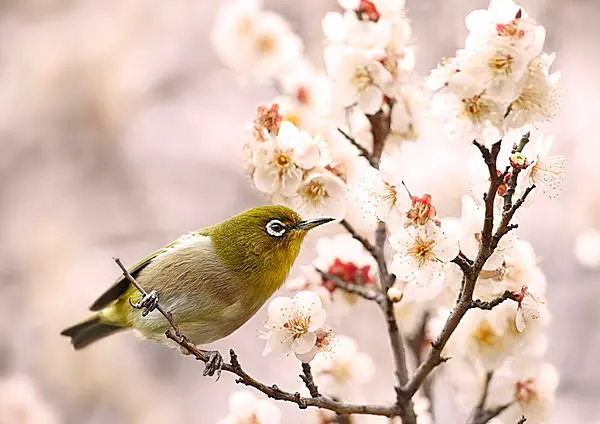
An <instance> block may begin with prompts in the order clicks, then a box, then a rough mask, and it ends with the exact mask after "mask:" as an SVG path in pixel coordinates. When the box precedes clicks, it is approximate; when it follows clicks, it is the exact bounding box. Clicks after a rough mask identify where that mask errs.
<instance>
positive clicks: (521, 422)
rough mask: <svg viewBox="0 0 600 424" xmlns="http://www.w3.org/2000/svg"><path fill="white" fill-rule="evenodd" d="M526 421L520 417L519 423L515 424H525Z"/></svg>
mask: <svg viewBox="0 0 600 424" xmlns="http://www.w3.org/2000/svg"><path fill="white" fill-rule="evenodd" d="M526 421H527V418H525V416H521V418H520V419H519V421H517V424H525V422H526Z"/></svg>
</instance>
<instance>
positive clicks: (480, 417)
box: [468, 371, 512, 424]
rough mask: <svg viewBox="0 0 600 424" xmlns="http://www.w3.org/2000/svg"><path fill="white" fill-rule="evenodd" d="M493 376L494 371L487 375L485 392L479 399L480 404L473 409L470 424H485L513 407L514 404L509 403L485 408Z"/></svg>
mask: <svg viewBox="0 0 600 424" xmlns="http://www.w3.org/2000/svg"><path fill="white" fill-rule="evenodd" d="M493 375H494V372H493V371H488V372H487V373H486V376H485V383H484V386H483V391H482V392H481V397H480V398H479V402H478V403H477V405H476V406H475V408H473V412H472V413H471V416H470V418H469V420H468V424H485V423H487V422H488V421H490V420H492V419H493V418H496V417H497V416H498V415H500V414H501V413H502V412H503V411H504V410H506V409H507V408H508V407H510V406H511V405H512V403H507V404H504V405H500V406H497V407H495V408H490V409H488V408H486V407H485V403H486V401H487V398H488V394H489V390H490V383H491V381H492V377H493Z"/></svg>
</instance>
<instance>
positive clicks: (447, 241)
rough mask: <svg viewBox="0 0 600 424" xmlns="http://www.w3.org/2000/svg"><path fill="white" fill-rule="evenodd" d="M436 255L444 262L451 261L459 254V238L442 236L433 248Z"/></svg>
mask: <svg viewBox="0 0 600 424" xmlns="http://www.w3.org/2000/svg"><path fill="white" fill-rule="evenodd" d="M433 253H434V254H435V257H436V258H438V259H439V260H440V261H442V262H450V261H451V260H452V259H454V258H456V256H458V240H456V239H455V238H452V237H444V238H442V239H441V240H440V241H439V242H438V243H437V244H436V245H435V247H434V248H433Z"/></svg>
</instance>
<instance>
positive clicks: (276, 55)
mask: <svg viewBox="0 0 600 424" xmlns="http://www.w3.org/2000/svg"><path fill="white" fill-rule="evenodd" d="M211 38H212V43H213V46H214V47H215V50H216V52H217V54H218V55H219V57H220V59H221V60H222V61H223V62H224V63H225V64H226V65H227V66H229V67H230V68H232V69H233V70H235V71H237V72H238V73H240V74H242V75H250V76H252V77H254V78H256V79H257V80H259V81H266V80H268V79H270V78H273V77H276V76H277V75H279V74H280V73H282V72H285V71H286V70H287V69H289V68H290V67H293V66H294V65H295V64H296V63H297V61H298V59H299V58H300V56H301V53H302V50H303V46H302V42H301V40H300V38H299V37H298V36H297V35H296V34H295V33H294V32H293V31H292V29H291V27H290V25H289V23H288V22H287V21H286V20H285V19H283V18H282V17H281V16H280V15H278V14H276V13H274V12H271V11H265V10H261V9H260V5H259V4H258V2H256V1H249V2H246V1H245V0H237V1H232V2H231V3H229V4H227V5H226V6H224V7H222V8H221V9H220V10H219V12H218V15H217V18H216V19H215V26H214V27H213V31H212V34H211Z"/></svg>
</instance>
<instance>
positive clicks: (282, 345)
mask: <svg viewBox="0 0 600 424" xmlns="http://www.w3.org/2000/svg"><path fill="white" fill-rule="evenodd" d="M293 341H294V339H293V337H292V335H291V334H290V333H289V332H288V331H281V330H271V331H269V336H268V338H267V345H268V346H269V348H270V349H271V351H273V352H275V353H288V352H289V351H291V350H292V343H293Z"/></svg>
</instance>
